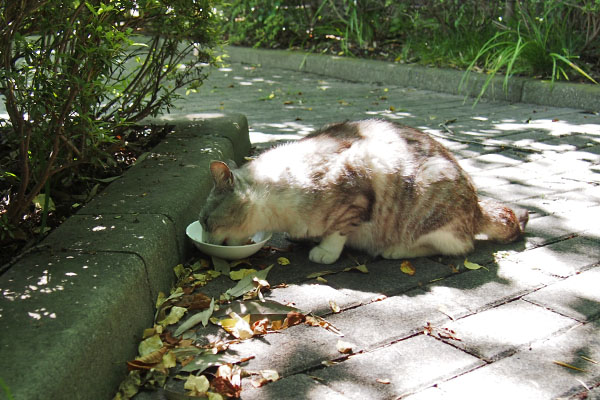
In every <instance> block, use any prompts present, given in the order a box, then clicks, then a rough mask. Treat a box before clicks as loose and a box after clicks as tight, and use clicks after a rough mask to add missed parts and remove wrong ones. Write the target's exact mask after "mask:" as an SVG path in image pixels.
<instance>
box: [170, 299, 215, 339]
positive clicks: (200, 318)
mask: <svg viewBox="0 0 600 400" xmlns="http://www.w3.org/2000/svg"><path fill="white" fill-rule="evenodd" d="M214 309H215V299H214V298H213V299H211V301H210V305H209V306H208V308H207V309H206V310H204V311H201V312H199V313H196V314H194V315H192V316H191V317H190V318H188V319H187V320H186V321H185V322H184V323H182V324H181V325H180V326H179V327H178V328H177V330H176V331H175V333H174V335H175V336H179V335H181V334H183V332H185V331H187V330H188V329H190V328H193V327H194V326H196V325H197V324H199V323H200V322H202V326H206V325H207V324H208V320H209V318H210V316H211V315H212V313H213V312H214Z"/></svg>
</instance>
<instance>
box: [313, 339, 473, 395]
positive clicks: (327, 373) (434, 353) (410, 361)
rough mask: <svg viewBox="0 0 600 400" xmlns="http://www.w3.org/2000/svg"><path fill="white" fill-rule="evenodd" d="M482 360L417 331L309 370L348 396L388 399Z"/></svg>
mask: <svg viewBox="0 0 600 400" xmlns="http://www.w3.org/2000/svg"><path fill="white" fill-rule="evenodd" d="M483 364H484V363H483V361H481V360H479V359H477V358H475V357H473V356H470V355H468V354H466V353H464V352H462V351H460V350H457V349H456V348H454V347H452V346H448V345H446V344H444V343H443V342H440V341H439V340H436V339H434V338H432V337H430V336H425V335H417V336H415V337H412V338H409V339H406V340H402V341H400V342H397V343H394V344H391V345H389V346H385V347H383V348H380V349H377V350H374V351H371V352H365V353H362V354H356V355H352V356H350V358H349V359H348V360H347V361H344V362H343V363H340V364H336V365H333V366H330V367H327V368H323V369H320V370H317V371H314V372H313V374H314V376H316V377H318V378H320V379H322V382H323V383H324V384H326V385H327V386H329V387H331V388H332V389H334V390H336V391H337V392H340V393H342V394H343V395H344V396H346V397H348V398H350V399H357V400H358V399H391V398H398V397H402V396H404V395H406V394H408V393H411V392H412V391H414V390H416V389H417V388H419V387H421V386H429V385H432V384H435V383H438V382H441V381H443V380H446V379H449V378H453V377H455V376H456V375H457V374H462V373H464V372H466V371H469V370H472V369H475V368H477V367H479V366H481V365H483Z"/></svg>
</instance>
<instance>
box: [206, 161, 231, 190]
mask: <svg viewBox="0 0 600 400" xmlns="http://www.w3.org/2000/svg"><path fill="white" fill-rule="evenodd" d="M210 173H211V174H212V176H213V179H214V180H215V186H216V188H217V189H221V190H224V189H233V173H232V172H231V170H230V169H229V167H228V166H227V164H225V163H224V162H223V161H211V163H210Z"/></svg>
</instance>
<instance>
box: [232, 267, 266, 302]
mask: <svg viewBox="0 0 600 400" xmlns="http://www.w3.org/2000/svg"><path fill="white" fill-rule="evenodd" d="M271 268H273V265H270V266H269V267H267V268H265V269H264V270H262V271H258V272H254V273H251V274H250V275H246V276H245V277H243V278H242V280H240V281H239V282H238V284H237V285H235V286H234V287H232V288H231V289H229V290H228V291H226V292H225V297H227V298H230V299H233V298H236V297H240V296H243V295H244V294H245V293H248V292H249V291H251V290H252V289H254V278H257V279H259V280H264V279H266V278H267V275H268V274H269V271H270V270H271Z"/></svg>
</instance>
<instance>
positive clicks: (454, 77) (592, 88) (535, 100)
mask: <svg viewBox="0 0 600 400" xmlns="http://www.w3.org/2000/svg"><path fill="white" fill-rule="evenodd" d="M225 52H226V54H228V55H229V59H230V60H231V61H234V62H244V63H248V64H261V65H264V66H269V67H274V68H283V69H289V70H293V71H303V72H310V73H314V74H319V75H325V76H330V77H334V78H339V79H346V80H349V81H353V82H369V83H379V84H384V85H386V84H387V85H399V86H404V87H414V88H417V89H423V90H432V91H436V92H442V93H449V94H457V95H463V96H468V97H477V96H478V95H479V92H480V91H481V88H482V87H483V85H484V84H485V79H486V76H485V75H481V74H475V73H473V74H470V75H469V76H468V79H467V80H466V82H465V84H464V85H463V86H462V87H461V82H462V80H463V72H462V71H457V70H451V69H443V68H428V67H423V66H419V65H406V64H396V63H390V62H385V61H375V60H364V59H357V58H346V57H338V56H330V55H322V54H311V53H305V52H299V51H288V50H265V49H252V48H245V47H236V46H228V47H226V48H225ZM503 83H504V77H503V76H496V77H495V78H494V79H492V81H491V83H490V85H489V87H488V89H487V90H486V92H485V93H484V95H483V96H482V97H483V98H485V99H488V100H502V101H509V102H511V103H531V104H539V105H545V106H553V107H569V108H577V109H582V110H587V111H593V112H600V85H588V84H577V83H565V82H556V83H554V85H552V84H551V83H550V82H548V81H540V80H534V79H527V78H520V77H512V78H511V79H509V81H508V85H507V87H506V90H504V88H503Z"/></svg>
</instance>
